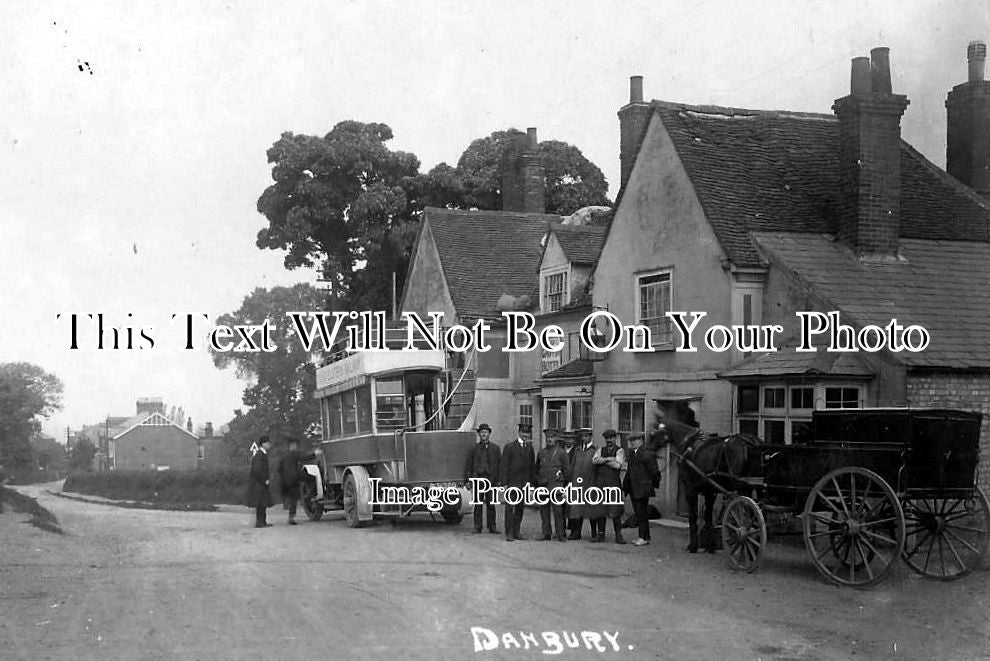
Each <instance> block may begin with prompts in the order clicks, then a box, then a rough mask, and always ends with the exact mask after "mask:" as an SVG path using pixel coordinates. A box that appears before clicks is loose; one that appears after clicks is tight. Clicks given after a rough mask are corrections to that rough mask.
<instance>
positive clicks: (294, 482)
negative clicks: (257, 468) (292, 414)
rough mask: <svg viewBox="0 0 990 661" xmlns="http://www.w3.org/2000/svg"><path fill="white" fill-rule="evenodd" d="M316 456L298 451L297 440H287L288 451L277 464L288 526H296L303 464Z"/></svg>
mask: <svg viewBox="0 0 990 661" xmlns="http://www.w3.org/2000/svg"><path fill="white" fill-rule="evenodd" d="M315 457H316V455H315V454H314V453H312V452H300V451H299V439H298V438H290V439H289V440H288V451H287V452H286V453H285V454H284V455H282V459H281V460H279V462H278V477H279V483H280V489H281V491H282V502H283V503H284V504H285V507H286V509H287V510H289V525H290V526H294V525H296V507H297V506H298V505H299V497H300V496H301V493H300V492H301V488H300V480H301V478H302V466H303V463H305V462H307V461H311V460H312V459H314V458H315Z"/></svg>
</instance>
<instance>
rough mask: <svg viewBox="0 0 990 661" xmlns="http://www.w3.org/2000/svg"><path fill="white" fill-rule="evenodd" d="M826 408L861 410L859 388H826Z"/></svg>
mask: <svg viewBox="0 0 990 661" xmlns="http://www.w3.org/2000/svg"><path fill="white" fill-rule="evenodd" d="M825 408H827V409H855V408H859V388H826V389H825Z"/></svg>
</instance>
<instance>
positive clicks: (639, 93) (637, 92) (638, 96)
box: [629, 76, 643, 103]
mask: <svg viewBox="0 0 990 661" xmlns="http://www.w3.org/2000/svg"><path fill="white" fill-rule="evenodd" d="M642 102H643V77H642V76H630V77H629V103H642Z"/></svg>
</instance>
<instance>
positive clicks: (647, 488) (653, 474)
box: [623, 432, 659, 546]
mask: <svg viewBox="0 0 990 661" xmlns="http://www.w3.org/2000/svg"><path fill="white" fill-rule="evenodd" d="M628 441H629V454H628V459H627V462H628V465H629V467H628V469H627V470H626V479H625V482H624V484H623V486H624V487H625V491H626V493H628V494H629V498H630V499H631V500H632V506H633V512H635V514H636V523H637V524H639V537H637V538H636V539H634V540H633V542H632V543H633V546H645V545H647V544H649V543H650V516H649V512H647V506H648V505H649V502H650V496H652V495H653V494H654V493H655V491H654V488H653V484H654V481H655V480H656V478H657V477H658V475H659V470H658V468H657V458H656V455H655V454H653V452H651V451H650V450H647V449H646V448H644V447H643V434H641V433H638V432H637V433H634V434H630V435H629V438H628Z"/></svg>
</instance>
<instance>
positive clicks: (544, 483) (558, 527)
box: [536, 429, 570, 542]
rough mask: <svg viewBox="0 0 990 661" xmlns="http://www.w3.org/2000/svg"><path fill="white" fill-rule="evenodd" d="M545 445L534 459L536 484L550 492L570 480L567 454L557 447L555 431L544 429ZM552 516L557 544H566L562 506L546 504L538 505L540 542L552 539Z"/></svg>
mask: <svg viewBox="0 0 990 661" xmlns="http://www.w3.org/2000/svg"><path fill="white" fill-rule="evenodd" d="M543 433H544V434H546V438H547V445H546V447H545V448H543V449H542V450H540V454H539V456H538V457H537V458H536V484H537V486H540V487H546V488H547V489H548V490H552V489H554V488H555V487H564V486H565V485H566V484H567V481H568V480H569V479H570V464H569V463H568V461H567V453H566V452H564V449H563V448H561V447H560V446H559V445H557V430H556V429H544V430H543ZM551 513H552V514H553V528H554V531H556V533H557V541H558V542H566V541H567V536H566V535H565V533H564V511H563V505H555V504H553V503H552V502H548V503H547V504H546V505H540V521H541V523H542V524H543V537H541V538H540V539H541V540H542V541H550V539H552V538H553V531H552V530H551V529H550V516H551Z"/></svg>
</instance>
